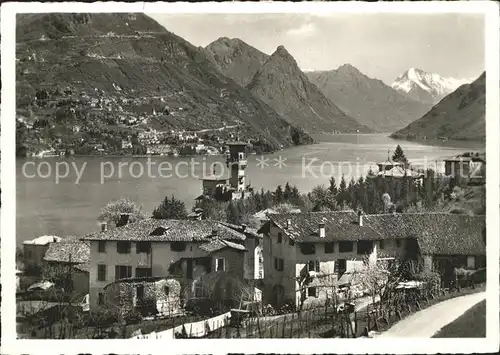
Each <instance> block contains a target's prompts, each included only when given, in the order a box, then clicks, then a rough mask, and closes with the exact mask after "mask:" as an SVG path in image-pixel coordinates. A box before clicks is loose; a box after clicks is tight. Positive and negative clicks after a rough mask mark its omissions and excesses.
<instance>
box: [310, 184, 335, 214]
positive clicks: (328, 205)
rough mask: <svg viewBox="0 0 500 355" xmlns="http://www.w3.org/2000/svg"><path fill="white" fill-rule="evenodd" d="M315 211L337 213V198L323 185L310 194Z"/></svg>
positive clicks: (316, 187)
mask: <svg viewBox="0 0 500 355" xmlns="http://www.w3.org/2000/svg"><path fill="white" fill-rule="evenodd" d="M310 200H311V202H312V205H313V207H312V210H313V211H325V210H326V211H328V210H329V211H337V210H338V209H339V208H338V205H337V201H336V200H335V197H334V196H333V195H332V194H330V192H329V190H328V189H326V188H325V187H324V186H323V185H317V186H315V187H314V188H313V190H312V192H311V194H310Z"/></svg>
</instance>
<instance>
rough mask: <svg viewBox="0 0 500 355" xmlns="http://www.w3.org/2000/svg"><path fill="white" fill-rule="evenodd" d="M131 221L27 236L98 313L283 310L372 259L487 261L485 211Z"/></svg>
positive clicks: (445, 267) (443, 263)
mask: <svg viewBox="0 0 500 355" xmlns="http://www.w3.org/2000/svg"><path fill="white" fill-rule="evenodd" d="M127 222H128V215H126V214H124V215H123V216H122V219H121V220H120V222H119V224H117V226H116V227H115V228H109V229H108V228H107V225H106V224H103V226H102V230H101V231H100V232H96V233H92V234H89V235H86V236H83V237H80V238H77V237H68V238H64V239H62V240H59V239H54V238H53V239H52V240H51V241H49V240H47V241H45V242H47V243H46V244H43V243H41V242H40V243H36V244H34V243H25V244H24V247H25V254H27V251H28V250H32V253H30V254H27V257H28V258H32V260H33V261H34V260H35V259H36V260H40V261H34V263H38V262H40V263H41V264H44V265H47V266H56V265H59V266H61V268H60V269H61V270H69V268H71V279H72V282H73V286H72V287H71V289H72V291H73V292H77V293H80V294H81V295H82V296H84V295H85V294H88V302H89V305H90V310H97V309H99V308H100V307H111V306H114V307H117V308H118V309H120V310H122V311H123V312H128V311H130V310H131V309H148V308H147V307H149V309H151V308H154V309H156V310H157V312H159V313H162V314H175V313H177V312H181V311H182V308H183V307H184V306H185V305H186V303H187V302H188V301H189V300H192V299H210V300H211V301H213V302H214V303H218V304H220V303H223V304H224V305H228V306H231V307H235V306H236V307H237V306H238V304H241V301H242V300H245V301H252V300H253V301H256V300H257V301H262V302H263V303H264V304H271V305H273V306H275V307H280V306H281V305H283V304H285V303H292V304H296V305H299V304H301V303H303V302H304V301H305V300H306V301H307V300H315V299H325V298H329V297H332V295H333V294H332V293H333V292H336V287H340V286H343V285H344V284H345V283H349V281H348V280H349V278H346V276H347V275H350V274H352V273H353V272H355V271H359V270H362V267H363V262H366V260H369V261H370V262H377V260H379V259H381V258H382V259H383V260H387V259H388V258H389V259H391V258H393V259H403V260H414V261H415V265H420V267H421V268H422V270H435V271H437V272H439V273H440V274H441V275H442V276H443V277H445V276H446V275H450V274H451V273H452V272H453V270H454V269H455V268H467V269H479V268H484V267H486V225H485V218H484V216H468V215H458V214H446V213H410V214H404V213H397V214H394V213H391V214H378V215H364V214H362V213H356V212H354V211H331V212H308V213H302V212H300V213H281V214H274V213H269V214H267V220H264V221H263V224H262V226H261V227H260V229H259V230H255V229H253V228H250V227H247V226H245V225H241V226H238V225H231V224H228V223H222V222H215V221H210V220H160V219H145V220H141V221H138V222H134V223H127ZM46 239H47V238H46ZM44 251H45V252H44ZM43 252H44V254H43ZM41 255H43V256H41ZM39 265H40V264H39ZM346 280H347V281H346Z"/></svg>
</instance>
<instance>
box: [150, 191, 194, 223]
mask: <svg viewBox="0 0 500 355" xmlns="http://www.w3.org/2000/svg"><path fill="white" fill-rule="evenodd" d="M187 215H188V213H187V210H186V205H185V204H184V202H182V201H181V200H179V199H177V198H175V196H174V195H172V197H171V198H170V199H169V198H168V196H167V197H165V199H164V200H163V201H162V202H161V203H160V205H159V206H158V207H156V208H155V209H154V211H153V216H152V217H153V218H155V219H186V218H187Z"/></svg>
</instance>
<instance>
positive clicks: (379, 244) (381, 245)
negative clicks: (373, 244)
mask: <svg viewBox="0 0 500 355" xmlns="http://www.w3.org/2000/svg"><path fill="white" fill-rule="evenodd" d="M378 246H379V248H380V249H384V248H385V245H384V241H383V240H380V241H379V242H378Z"/></svg>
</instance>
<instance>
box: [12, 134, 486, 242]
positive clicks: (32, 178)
mask: <svg viewBox="0 0 500 355" xmlns="http://www.w3.org/2000/svg"><path fill="white" fill-rule="evenodd" d="M321 139H322V140H323V141H322V142H321V143H318V144H313V145H309V146H300V147H294V148H290V149H286V150H283V151H280V152H276V153H274V154H270V155H267V156H264V157H261V156H257V155H251V156H250V157H249V158H248V167H247V169H246V172H247V183H250V184H251V185H252V186H253V187H254V188H255V189H257V190H260V189H261V188H264V189H266V190H267V189H273V190H274V189H275V188H276V186H277V185H279V184H281V185H284V184H285V183H286V182H287V181H288V182H290V184H292V185H296V186H297V188H298V189H299V190H300V191H301V192H309V191H311V189H312V188H313V187H314V186H316V185H319V184H324V185H327V184H328V180H329V178H330V176H332V175H333V176H334V177H335V178H336V180H337V184H338V183H339V181H340V177H341V176H342V174H345V176H346V179H350V178H351V176H352V177H354V178H358V177H359V176H364V175H366V173H367V171H368V170H369V168H370V166H372V167H373V168H376V166H374V164H375V163H377V162H380V161H385V160H386V159H387V156H388V150H391V155H392V151H393V150H394V149H395V147H396V145H397V144H400V145H401V147H402V148H403V150H404V152H405V154H406V156H407V158H408V159H409V160H410V162H412V163H413V164H415V165H419V166H422V165H423V164H426V163H427V164H428V167H431V168H434V167H435V166H436V162H437V169H438V170H439V171H442V170H443V164H442V163H439V160H440V159H442V158H443V157H446V156H451V155H456V154H460V153H463V152H466V151H482V152H484V151H485V146H484V143H482V142H466V141H459V142H451V141H447V142H442V143H441V142H438V143H439V144H443V145H437V143H432V144H431V143H426V144H424V143H422V142H407V141H398V140H394V139H392V138H389V137H387V135H386V134H369V135H337V136H331V137H328V138H324V137H323V138H321ZM259 161H260V162H261V163H259ZM223 162H224V157H196V158H181V157H153V158H147V157H137V158H135V157H113V158H110V157H74V158H68V159H60V158H46V159H35V158H25V159H21V158H20V159H18V160H17V166H16V170H17V187H16V189H17V243H18V244H21V243H22V241H24V240H27V239H32V238H35V237H37V236H40V235H43V234H54V235H58V236H61V237H64V236H67V235H72V234H74V235H84V234H86V233H90V232H94V231H98V230H99V225H98V222H97V220H96V218H97V217H98V215H99V212H100V209H101V208H102V207H103V206H105V205H106V204H107V203H108V202H110V201H113V200H117V199H119V198H120V197H127V198H129V199H131V200H133V201H135V202H137V203H138V204H140V205H142V206H143V211H144V212H145V213H147V214H150V213H151V212H152V211H153V209H154V207H155V206H157V205H158V204H159V203H160V201H161V200H162V199H163V198H164V197H165V196H171V195H175V196H176V197H177V198H180V199H182V200H183V201H185V203H186V205H187V207H188V208H191V207H192V206H193V204H194V198H195V197H197V196H199V195H200V194H201V192H202V190H201V181H200V180H199V178H200V177H201V176H203V175H209V174H210V173H212V170H213V169H212V168H211V164H213V163H216V174H224V175H225V176H227V175H228V172H227V171H226V170H227V169H226V168H225V164H223ZM280 163H281V164H280ZM56 169H59V174H58V176H59V177H57V176H56ZM66 170H67V171H66ZM141 170H142V171H141Z"/></svg>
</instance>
